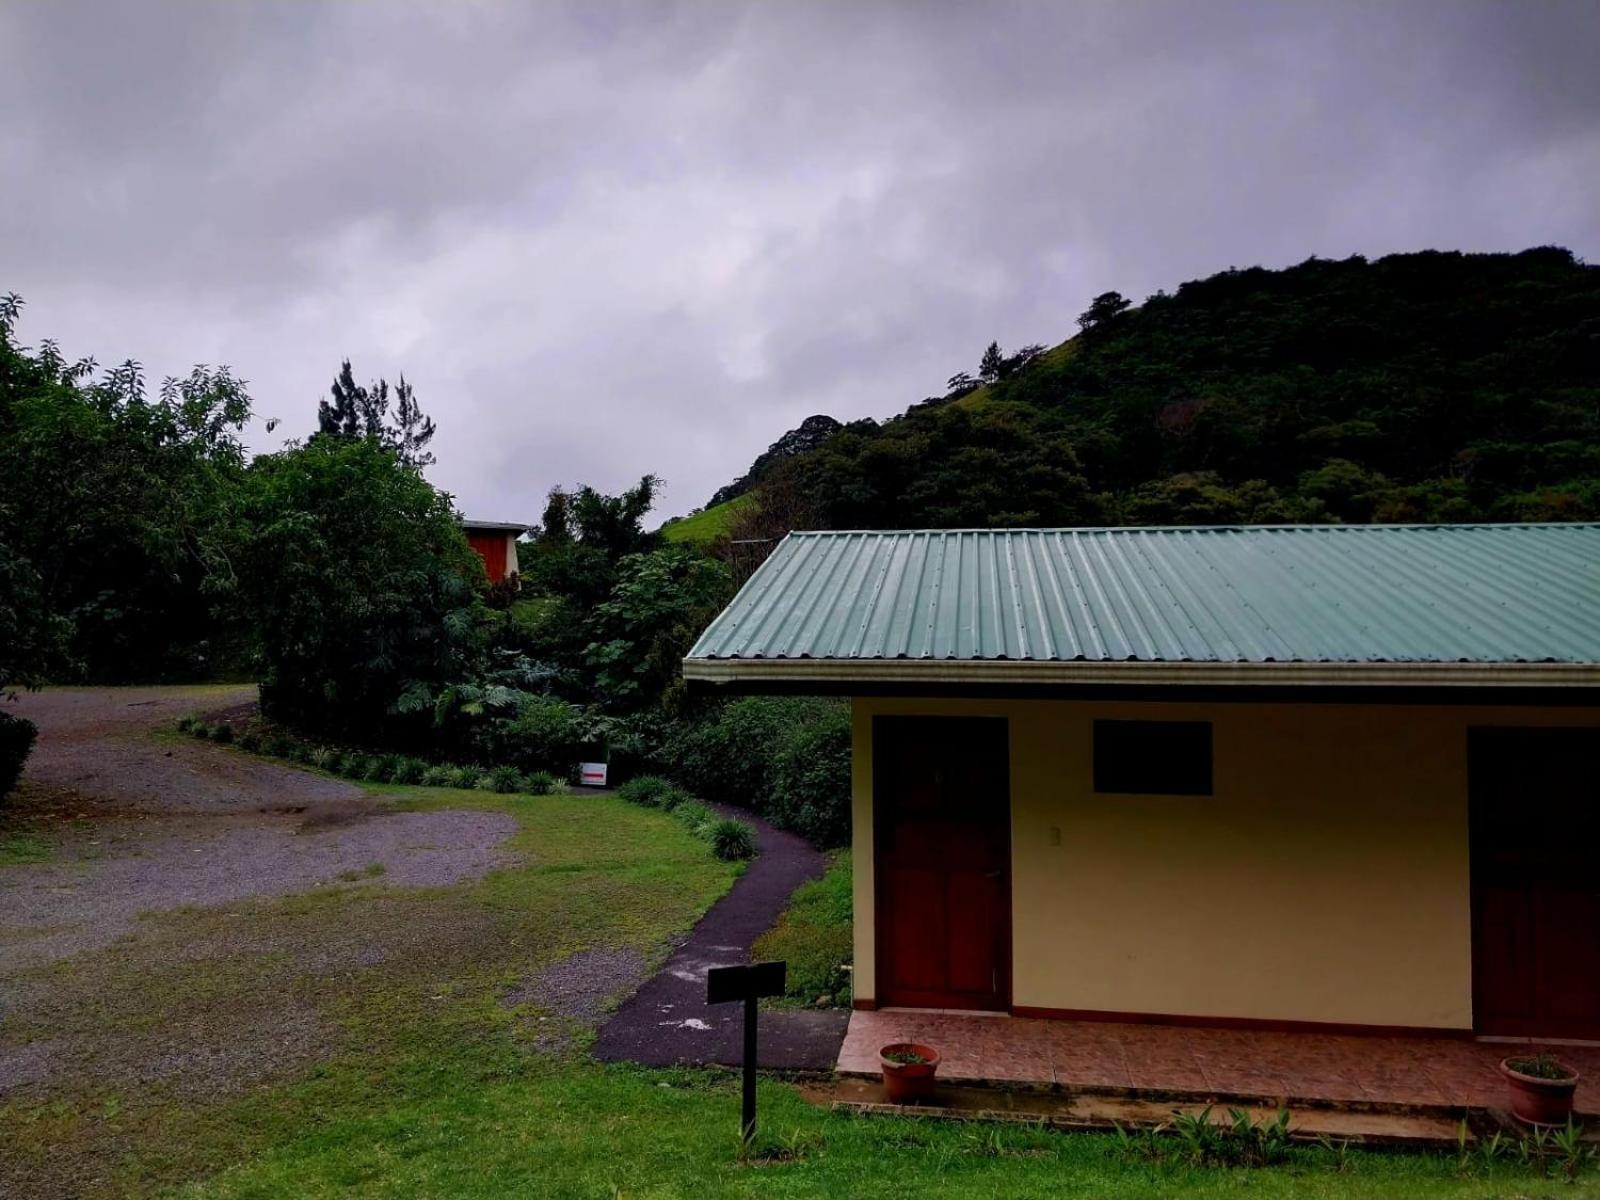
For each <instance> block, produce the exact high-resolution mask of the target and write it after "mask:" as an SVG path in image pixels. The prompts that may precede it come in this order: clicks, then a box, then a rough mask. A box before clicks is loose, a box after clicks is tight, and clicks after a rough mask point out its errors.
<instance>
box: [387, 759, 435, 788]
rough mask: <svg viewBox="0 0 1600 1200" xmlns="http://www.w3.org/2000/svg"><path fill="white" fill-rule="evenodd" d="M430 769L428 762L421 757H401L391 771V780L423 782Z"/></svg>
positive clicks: (394, 781) (393, 781)
mask: <svg viewBox="0 0 1600 1200" xmlns="http://www.w3.org/2000/svg"><path fill="white" fill-rule="evenodd" d="M428 770H429V767H428V764H427V763H425V762H423V761H422V760H421V759H420V758H401V759H399V760H398V761H396V762H395V764H394V770H392V771H390V772H389V782H390V783H421V782H422V777H423V775H424V774H426V772H427V771H428Z"/></svg>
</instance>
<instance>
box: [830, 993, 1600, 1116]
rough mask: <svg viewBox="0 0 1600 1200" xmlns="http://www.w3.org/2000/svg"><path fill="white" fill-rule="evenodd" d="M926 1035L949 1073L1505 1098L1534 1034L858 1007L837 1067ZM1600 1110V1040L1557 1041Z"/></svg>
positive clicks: (866, 1068)
mask: <svg viewBox="0 0 1600 1200" xmlns="http://www.w3.org/2000/svg"><path fill="white" fill-rule="evenodd" d="M890 1042H922V1043H924V1044H926V1045H930V1046H932V1047H934V1048H935V1049H936V1050H938V1051H939V1053H940V1055H941V1056H942V1058H943V1060H944V1061H943V1063H942V1065H941V1066H940V1068H939V1076H940V1078H941V1079H944V1080H948V1081H950V1082H976V1083H992V1084H993V1083H998V1084H1013V1085H1015V1084H1031V1085H1034V1086H1041V1085H1042V1086H1051V1087H1062V1088H1092V1089H1107V1090H1116V1091H1129V1092H1144V1091H1148V1092H1154V1093H1163V1094H1171V1095H1180V1094H1182V1095H1206V1096H1217V1097H1219V1098H1221V1097H1240V1098H1244V1097H1253V1098H1261V1099H1267V1100H1273V1101H1291V1102H1301V1103H1307V1102H1309V1103H1313V1104H1318V1103H1320V1104H1361V1105H1403V1106H1429V1107H1440V1106H1444V1107H1452V1108H1455V1107H1465V1106H1470V1107H1484V1108H1487V1107H1498V1106H1503V1104H1504V1102H1505V1101H1504V1091H1505V1085H1504V1083H1503V1082H1502V1080H1501V1078H1500V1075H1499V1072H1498V1070H1497V1069H1496V1068H1497V1064H1498V1063H1499V1061H1500V1060H1501V1059H1502V1058H1505V1057H1506V1056H1507V1055H1510V1054H1519V1053H1526V1052H1530V1050H1531V1049H1535V1048H1530V1047H1527V1046H1526V1045H1522V1044H1518V1045H1507V1044H1504V1043H1490V1042H1477V1041H1470V1040H1465V1039H1454V1038H1426V1037H1367V1036H1359V1035H1350V1034H1323V1033H1276V1032H1258V1031H1247V1030H1238V1029H1217V1028H1199V1027H1188V1026H1178V1025H1133V1024H1127V1025H1124V1024H1116V1023H1112V1022H1101V1021H1040V1020H1032V1019H1028V1018H1023V1017H1007V1016H968V1015H965V1014H960V1013H943V1012H926V1011H919V1010H910V1009H886V1010H882V1011H879V1012H857V1013H853V1014H851V1017H850V1028H849V1031H848V1032H847V1033H846V1034H845V1039H844V1045H843V1047H841V1049H840V1051H839V1072H840V1073H841V1074H845V1075H876V1074H877V1073H878V1071H879V1064H878V1049H879V1047H881V1046H884V1045H887V1044H888V1043H890ZM1550 1049H1552V1050H1554V1051H1555V1052H1556V1053H1557V1054H1559V1056H1560V1057H1561V1058H1562V1059H1563V1060H1564V1061H1565V1062H1567V1063H1570V1064H1571V1065H1572V1066H1573V1067H1576V1068H1577V1070H1578V1072H1579V1073H1580V1074H1581V1075H1582V1076H1583V1080H1582V1082H1581V1083H1580V1084H1579V1086H1578V1094H1577V1107H1578V1109H1579V1111H1580V1112H1584V1113H1588V1114H1600V1047H1595V1046H1558V1047H1550Z"/></svg>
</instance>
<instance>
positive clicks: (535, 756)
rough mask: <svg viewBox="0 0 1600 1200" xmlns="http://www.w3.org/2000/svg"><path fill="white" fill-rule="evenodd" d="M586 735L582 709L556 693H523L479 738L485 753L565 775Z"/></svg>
mask: <svg viewBox="0 0 1600 1200" xmlns="http://www.w3.org/2000/svg"><path fill="white" fill-rule="evenodd" d="M587 739H588V722H587V720H586V719H585V716H584V712H583V710H582V709H581V708H579V707H578V706H577V705H575V704H571V703H569V702H567V701H565V700H562V699H560V698H559V697H556V696H541V695H531V694H526V693H525V694H523V695H522V696H520V697H519V699H518V700H517V703H516V707H515V709H514V711H513V712H512V714H511V715H510V716H507V717H501V718H498V719H496V720H495V721H494V722H493V724H492V726H491V728H490V729H488V730H487V731H486V732H485V734H484V735H483V736H482V737H481V738H480V739H479V742H478V744H479V748H480V749H481V750H482V752H483V754H484V757H486V758H489V759H493V760H495V761H504V762H510V763H513V764H514V765H516V766H518V767H520V768H522V769H523V770H548V771H551V773H552V774H560V775H563V776H564V775H566V774H568V773H569V772H570V771H571V770H572V767H573V764H574V763H576V762H577V761H578V760H579V756H580V754H581V753H582V749H583V745H584V743H585V742H586V741H587Z"/></svg>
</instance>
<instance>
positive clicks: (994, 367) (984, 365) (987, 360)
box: [978, 342, 1005, 383]
mask: <svg viewBox="0 0 1600 1200" xmlns="http://www.w3.org/2000/svg"><path fill="white" fill-rule="evenodd" d="M1004 363H1005V358H1004V356H1003V355H1001V353H1000V343H999V342H990V343H989V348H988V349H987V350H985V351H984V352H983V358H982V360H981V361H980V362H979V363H978V378H979V379H981V380H983V381H984V382H985V383H993V382H994V381H995V380H997V379H999V378H1000V368H1001V367H1002V366H1003V365H1004Z"/></svg>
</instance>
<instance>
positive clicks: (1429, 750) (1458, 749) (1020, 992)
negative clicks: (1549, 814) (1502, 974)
mask: <svg viewBox="0 0 1600 1200" xmlns="http://www.w3.org/2000/svg"><path fill="white" fill-rule="evenodd" d="M882 714H924V715H942V716H955V715H975V716H1003V717H1007V718H1009V721H1010V729H1011V801H1012V803H1011V813H1012V817H1011V821H1012V946H1013V959H1014V966H1013V978H1012V993H1013V994H1012V1002H1013V1004H1014V1005H1015V1006H1017V1007H1027V1008H1050V1009H1092V1010H1099V1011H1111V1012H1135V1013H1161V1014H1174V1015H1187V1016H1206V1017H1244V1018H1255V1019H1263V1020H1287V1021H1328V1022H1337V1023H1350V1024H1370V1025H1409V1026H1427V1027H1447V1028H1469V1027H1470V1026H1471V1024H1472V1003H1471V1001H1472V986H1471V971H1472V963H1471V916H1470V889H1469V879H1468V855H1467V780H1466V774H1467V772H1466V746H1467V729H1468V727H1469V726H1473V725H1538V724H1588V725H1600V712H1597V711H1595V710H1593V709H1590V710H1583V709H1576V710H1573V709H1535V708H1521V707H1518V708H1483V707H1467V706H1461V707H1455V706H1449V707H1444V706H1440V707H1405V706H1368V705H1344V704H1338V705H1335V704H1187V703H1171V704H1169V703H1137V702H1114V703H1100V702H1079V701H956V700H898V699H896V700H888V699H858V700H857V701H855V704H854V731H855V757H854V772H853V787H854V825H855V834H854V861H855V864H856V865H855V905H856V909H855V911H856V922H855V962H856V967H855V990H856V996H857V997H858V998H859V999H871V998H873V997H875V995H876V980H875V978H874V938H873V930H874V922H873V869H872V866H873V858H872V819H871V814H872V736H871V730H872V718H873V717H874V716H876V715H882ZM1097 717H1100V718H1119V717H1120V718H1144V719H1152V720H1208V721H1211V722H1212V727H1213V750H1214V756H1215V775H1214V795H1212V796H1210V797H1205V798H1195V797H1170V796H1105V795H1097V794H1095V792H1094V790H1093V783H1092V775H1091V761H1090V746H1091V738H1092V722H1093V721H1094V719H1095V718H1097ZM1058 841H1059V844H1058Z"/></svg>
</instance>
